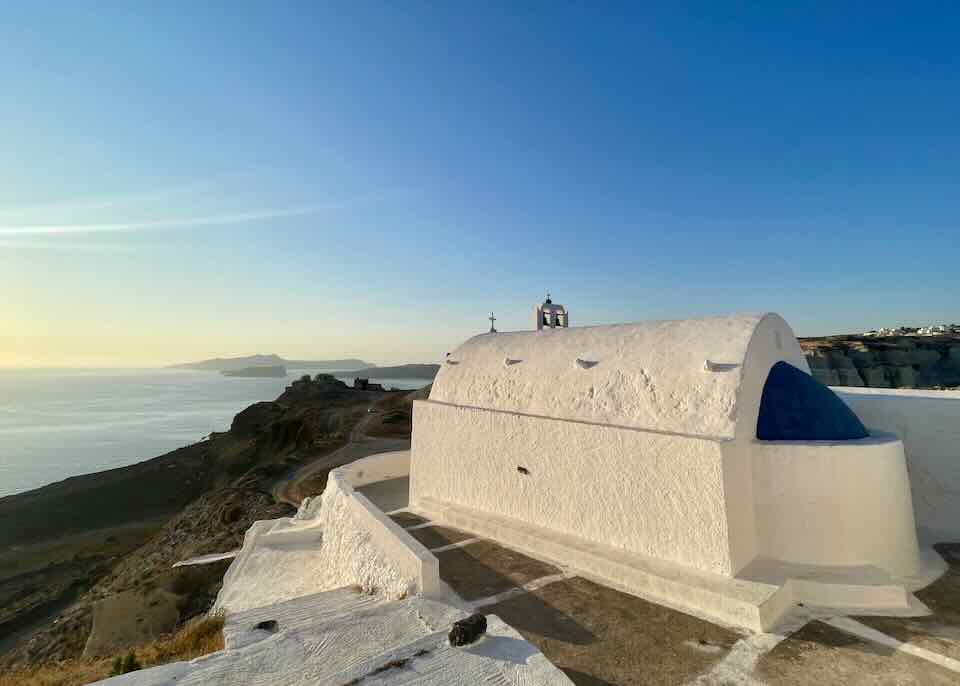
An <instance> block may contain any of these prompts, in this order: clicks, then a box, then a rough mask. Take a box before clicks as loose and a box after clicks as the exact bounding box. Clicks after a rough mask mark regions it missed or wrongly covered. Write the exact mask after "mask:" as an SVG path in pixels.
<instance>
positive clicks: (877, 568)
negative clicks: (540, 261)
mask: <svg viewBox="0 0 960 686" xmlns="http://www.w3.org/2000/svg"><path fill="white" fill-rule="evenodd" d="M491 316H492V315H491ZM491 328H492V327H491ZM412 441H413V443H412V451H411V460H410V506H411V510H413V511H415V512H418V513H420V514H422V515H424V516H427V517H429V519H431V520H432V521H436V522H441V523H446V524H449V525H451V526H455V527H458V528H461V529H465V530H467V531H472V532H475V533H477V534H480V535H485V536H489V537H491V538H495V539H496V540H499V541H503V542H505V543H507V544H509V545H511V546H514V547H516V548H518V549H521V550H525V551H529V552H530V553H531V554H534V555H535V556H537V557H540V558H546V559H551V560H556V561H558V562H563V563H565V564H568V565H571V566H572V567H574V568H576V569H577V570H578V571H579V572H581V573H583V574H585V575H591V576H593V577H596V578H598V579H600V580H603V581H605V582H608V583H610V584H614V585H616V586H618V587H621V588H624V589H625V590H628V591H633V592H637V593H640V594H643V595H647V596H652V597H654V598H657V599H660V600H663V601H665V602H668V603H671V604H674V605H679V606H681V607H684V608H686V609H689V610H692V611H696V612H699V613H701V614H706V615H708V616H710V617H713V618H715V619H718V620H722V621H726V622H730V623H734V624H738V625H743V626H746V627H751V628H755V629H761V628H765V627H767V626H770V625H771V624H772V623H773V622H774V621H775V620H776V619H777V618H778V617H779V616H780V615H781V614H782V613H783V612H784V611H785V610H786V609H787V608H788V607H789V606H791V605H793V604H795V603H798V602H804V603H808V604H816V605H832V606H837V605H846V606H851V607H852V606H862V607H892V608H896V607H906V606H907V605H908V602H909V598H908V595H909V591H910V590H911V589H914V588H916V587H917V586H918V585H922V583H923V580H924V579H929V578H931V577H932V576H936V574H937V573H938V572H939V571H940V570H941V569H942V567H941V566H942V562H941V561H939V558H937V557H936V556H935V555H921V553H920V549H919V547H918V542H917V535H916V528H915V522H914V514H913V506H912V502H911V492H910V483H909V478H908V474H907V469H906V463H905V458H904V450H903V444H902V443H901V441H900V440H899V439H898V438H897V437H895V436H893V435H886V434H882V433H877V432H874V433H873V434H870V433H868V432H867V430H866V429H865V428H864V426H863V424H861V422H860V420H859V419H857V417H856V415H854V413H853V412H852V411H851V410H850V409H849V408H848V407H847V406H846V405H845V404H844V402H843V401H842V400H841V399H840V398H839V397H837V395H836V394H834V393H833V391H831V390H830V389H828V388H826V387H824V386H821V385H820V384H819V383H817V382H816V381H815V380H814V379H813V378H812V377H811V376H810V370H809V368H808V365H807V362H806V359H805V358H804V355H803V353H802V352H801V350H800V346H799V343H798V342H797V339H796V337H795V335H794V333H793V331H792V330H791V329H790V327H789V325H788V324H787V323H786V322H785V321H784V320H783V319H782V318H781V317H780V316H778V315H776V314H744V315H730V316H720V317H708V318H703V319H691V320H678V321H650V322H639V323H633V324H617V325H610V326H590V327H578V328H570V327H569V321H568V315H567V312H566V309H565V308H564V307H563V306H561V305H557V304H555V303H553V302H552V300H551V299H550V298H549V297H548V298H547V300H546V301H545V302H544V303H543V304H542V305H538V306H537V307H536V309H535V311H534V328H533V330H531V331H519V332H511V333H499V332H495V331H494V332H491V333H488V334H483V335H478V336H475V337H474V338H471V339H470V340H468V341H466V342H465V343H463V345H461V346H460V347H459V348H458V349H457V350H455V351H454V352H452V353H451V354H449V355H448V357H447V359H446V360H445V362H444V364H443V365H442V367H441V369H440V371H439V373H438V374H437V377H436V379H435V381H434V385H433V389H432V391H431V393H430V397H429V399H428V400H422V401H417V402H416V404H415V407H414V421H413V438H412Z"/></svg>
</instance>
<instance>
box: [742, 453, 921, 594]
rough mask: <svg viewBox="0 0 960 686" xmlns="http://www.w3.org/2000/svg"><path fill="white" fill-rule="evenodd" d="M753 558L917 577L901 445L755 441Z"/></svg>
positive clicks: (908, 493)
mask: <svg viewBox="0 0 960 686" xmlns="http://www.w3.org/2000/svg"><path fill="white" fill-rule="evenodd" d="M753 461H754V470H753V471H754V479H753V481H754V483H753V489H754V495H755V497H756V515H757V539H758V540H757V543H758V551H757V552H758V555H759V556H760V557H764V558H772V559H776V560H782V561H785V562H793V563H800V564H810V565H825V566H832V565H876V566H878V567H880V568H881V569H884V570H886V571H887V572H888V573H890V574H891V575H893V576H909V575H911V574H913V573H914V572H915V571H916V565H917V552H918V551H917V536H916V528H915V525H914V519H913V508H912V506H911V501H910V487H909V483H908V481H907V471H906V463H905V460H904V455H903V444H902V443H901V442H900V441H899V440H897V439H896V438H894V437H893V436H890V435H886V436H871V437H869V438H865V439H862V440H857V441H838V442H836V443H828V442H823V441H814V442H803V441H777V442H766V441H756V442H755V444H754V448H753Z"/></svg>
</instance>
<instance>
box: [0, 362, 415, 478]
mask: <svg viewBox="0 0 960 686" xmlns="http://www.w3.org/2000/svg"><path fill="white" fill-rule="evenodd" d="M308 371H311V372H312V373H316V371H315V370H296V369H293V370H290V373H289V375H288V376H287V377H286V378H267V379H256V378H242V377H226V376H223V375H222V374H219V373H217V372H202V371H191V370H177V369H109V370H106V369H100V370H63V369H57V370H40V369H31V370H0V496H4V495H10V494H11V493H19V492H21V491H26V490H29V489H32V488H37V487H39V486H43V485H45V484H48V483H51V482H54V481H60V480H61V479H65V478H67V477H68V476H75V475H78V474H87V473H89V472H97V471H101V470H104V469H111V468H113V467H122V466H125V465H128V464H133V463H135V462H140V461H141V460H146V459H149V458H151V457H156V456H157V455H162V454H163V453H165V452H168V451H170V450H173V449H175V448H179V447H182V446H184V445H188V444H190V443H193V442H195V441H198V440H200V439H201V438H203V437H204V436H206V435H207V434H209V433H210V432H211V431H225V430H226V429H228V428H229V427H230V422H231V421H232V420H233V416H234V415H235V414H236V413H237V412H239V411H240V410H242V409H243V408H245V407H247V406H248V405H250V404H251V403H254V402H257V401H260V400H274V399H275V398H276V397H277V396H279V395H280V394H281V393H282V392H283V389H284V388H285V387H286V386H288V385H289V384H290V383H291V381H293V380H294V379H296V378H299V377H300V376H301V375H302V374H304V373H307V372H308ZM334 374H336V372H334ZM343 380H344V381H347V382H348V383H351V382H352V379H349V380H347V379H346V378H344V379H343ZM370 380H371V381H375V382H379V383H382V384H383V385H384V386H385V387H387V388H389V387H391V386H393V387H396V388H404V389H408V388H409V389H413V388H420V387H422V386H424V385H426V384H428V383H430V382H429V380H426V379H389V378H384V379H378V378H376V377H371V379H370Z"/></svg>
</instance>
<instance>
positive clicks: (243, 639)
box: [223, 588, 385, 649]
mask: <svg viewBox="0 0 960 686" xmlns="http://www.w3.org/2000/svg"><path fill="white" fill-rule="evenodd" d="M384 603H385V601H384V600H383V599H382V598H379V597H377V596H374V595H370V594H367V593H363V592H361V591H359V589H355V588H340V589H337V590H334V591H325V592H323V593H314V594H312V595H308V596H303V597H302V598H294V599H293V600H286V601H284V602H281V603H277V604H275V605H267V606H265V607H256V608H253V609H252V610H244V611H243V612H228V613H227V615H226V618H225V621H224V625H223V640H224V644H225V645H226V648H227V649H232V648H234V649H235V648H242V647H243V646H245V645H249V644H251V643H254V642H256V641H259V640H263V639H265V638H269V637H270V636H271V635H272V634H273V633H278V632H287V631H302V630H304V629H306V628H308V627H311V626H319V625H321V624H324V623H326V622H330V621H332V620H335V619H339V618H340V617H343V616H344V615H351V614H353V613H356V612H360V611H362V610H368V609H370V608H372V607H376V606H378V605H382V604H384ZM270 620H273V621H275V622H276V623H277V630H276V631H264V630H258V629H256V628H255V627H256V625H257V624H259V623H261V622H268V621H270Z"/></svg>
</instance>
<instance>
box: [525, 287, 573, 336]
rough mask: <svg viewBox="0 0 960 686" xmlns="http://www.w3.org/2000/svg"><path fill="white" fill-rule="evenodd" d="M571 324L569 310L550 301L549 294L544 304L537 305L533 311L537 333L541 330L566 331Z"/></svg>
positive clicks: (534, 326)
mask: <svg viewBox="0 0 960 686" xmlns="http://www.w3.org/2000/svg"><path fill="white" fill-rule="evenodd" d="M569 324H570V320H569V316H568V315H567V309H566V308H565V307H564V306H563V305H558V304H556V303H555V302H553V300H551V299H550V293H549V292H548V293H547V297H546V299H545V300H544V301H543V303H541V304H540V305H537V306H536V307H535V308H534V310H533V328H534V329H536V330H537V331H540V330H541V329H557V328H560V329H565V328H567V326H569Z"/></svg>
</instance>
